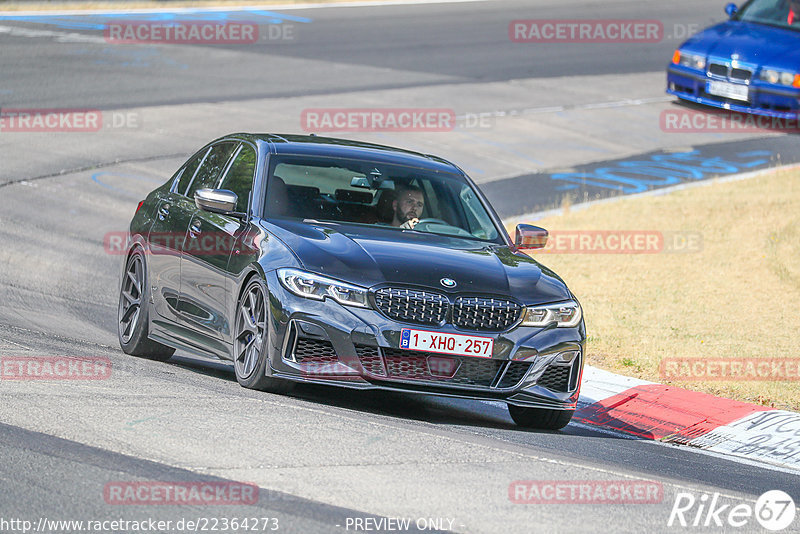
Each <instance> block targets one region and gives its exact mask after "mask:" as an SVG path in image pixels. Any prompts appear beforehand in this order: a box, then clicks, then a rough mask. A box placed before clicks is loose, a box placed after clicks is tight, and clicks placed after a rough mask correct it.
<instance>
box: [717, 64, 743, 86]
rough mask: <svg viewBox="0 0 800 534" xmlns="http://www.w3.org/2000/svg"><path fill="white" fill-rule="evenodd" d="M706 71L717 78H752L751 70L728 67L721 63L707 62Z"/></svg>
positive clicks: (740, 80)
mask: <svg viewBox="0 0 800 534" xmlns="http://www.w3.org/2000/svg"><path fill="white" fill-rule="evenodd" d="M708 73H709V74H711V75H712V76H717V77H718V78H725V79H727V80H731V81H737V82H745V83H747V82H749V81H750V80H751V79H752V78H753V71H751V70H750V69H741V68H734V67H729V66H728V65H723V64H721V63H709V64H708Z"/></svg>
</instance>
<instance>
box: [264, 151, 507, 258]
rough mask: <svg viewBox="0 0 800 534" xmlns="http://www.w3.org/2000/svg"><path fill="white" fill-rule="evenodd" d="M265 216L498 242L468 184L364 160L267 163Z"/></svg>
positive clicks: (311, 159) (449, 176)
mask: <svg viewBox="0 0 800 534" xmlns="http://www.w3.org/2000/svg"><path fill="white" fill-rule="evenodd" d="M266 204H267V209H266V211H267V217H280V218H284V217H288V218H298V219H313V220H316V221H320V222H325V221H327V222H335V223H350V224H353V223H355V224H368V225H376V226H382V227H385V228H387V229H389V228H396V229H398V230H404V229H405V230H416V231H419V232H430V233H435V234H441V235H447V236H452V237H459V238H465V239H471V240H479V241H491V242H498V243H499V242H502V239H501V237H500V232H499V230H498V228H497V226H496V225H495V224H494V222H493V220H492V217H491V216H490V215H489V213H488V212H487V210H486V208H485V207H484V206H483V204H482V202H481V200H480V198H479V197H478V195H477V193H476V192H475V191H474V190H473V188H472V187H471V186H470V184H469V183H468V182H467V181H466V180H465V179H464V178H463V177H462V176H458V175H456V174H450V173H443V172H436V171H433V170H429V169H421V168H416V167H406V166H403V165H389V164H385V163H376V162H371V161H365V160H356V159H343V158H331V157H317V156H314V157H308V156H288V155H287V156H273V157H271V158H270V169H269V182H268V190H267V203H266Z"/></svg>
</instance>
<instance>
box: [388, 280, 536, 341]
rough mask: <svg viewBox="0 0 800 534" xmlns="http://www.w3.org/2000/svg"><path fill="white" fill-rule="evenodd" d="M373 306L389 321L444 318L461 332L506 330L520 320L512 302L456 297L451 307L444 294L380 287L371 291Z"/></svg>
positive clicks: (434, 322) (430, 322)
mask: <svg viewBox="0 0 800 534" xmlns="http://www.w3.org/2000/svg"><path fill="white" fill-rule="evenodd" d="M375 304H376V305H377V307H378V309H379V310H380V311H381V312H382V313H383V314H384V315H386V316H387V317H389V318H390V319H395V320H397V321H403V322H407V323H416V324H424V325H436V326H438V325H441V324H443V323H444V322H445V321H447V320H448V319H449V320H450V321H451V322H452V324H454V325H455V326H457V327H458V328H463V329H464V330H473V331H494V332H500V331H503V330H508V329H509V328H511V326H513V325H514V323H516V322H517V320H518V319H519V317H520V314H521V312H522V306H520V305H519V304H517V303H516V302H513V301H510V300H506V299H499V298H490V297H458V298H457V299H456V300H455V303H454V304H452V318H449V317H448V311H449V309H450V307H451V304H450V301H449V300H448V298H447V297H446V296H445V295H442V294H440V293H434V292H432V291H421V290H416V289H404V288H382V289H378V290H377V291H375Z"/></svg>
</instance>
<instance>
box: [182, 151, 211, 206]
mask: <svg viewBox="0 0 800 534" xmlns="http://www.w3.org/2000/svg"><path fill="white" fill-rule="evenodd" d="M207 153H208V149H206V150H202V151H200V152H198V153H197V154H195V155H194V157H192V159H190V160H189V161H187V162H186V164H185V165H184V166H183V170H182V171H179V172H183V174H181V179H180V181H179V182H178V187H176V188H175V192H176V193H178V194H179V195H183V194H185V193H186V188H187V187H188V185H189V182H191V181H192V177H193V176H194V173H195V171H196V170H197V167H198V166H199V165H200V162H202V161H203V158H204V157H205V155H206V154H207Z"/></svg>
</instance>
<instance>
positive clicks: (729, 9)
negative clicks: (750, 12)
mask: <svg viewBox="0 0 800 534" xmlns="http://www.w3.org/2000/svg"><path fill="white" fill-rule="evenodd" d="M737 11H739V8H738V7H736V4H734V3H733V2H731V3H730V4H728V5H727V6H725V13H727V14H728V16H729V17H732V16H734V15H735V14H736V12H737Z"/></svg>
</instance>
